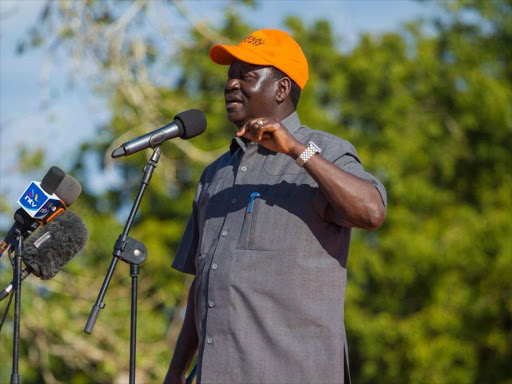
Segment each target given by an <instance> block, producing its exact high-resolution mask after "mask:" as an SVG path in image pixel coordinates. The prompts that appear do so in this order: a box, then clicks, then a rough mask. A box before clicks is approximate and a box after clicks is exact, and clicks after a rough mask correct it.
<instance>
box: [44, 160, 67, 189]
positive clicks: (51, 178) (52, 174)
mask: <svg viewBox="0 0 512 384" xmlns="http://www.w3.org/2000/svg"><path fill="white" fill-rule="evenodd" d="M65 175H66V174H65V173H64V171H63V170H62V169H60V168H59V167H56V166H53V167H51V168H50V169H49V170H48V172H46V175H44V177H43V180H41V188H43V189H44V190H45V192H46V193H48V194H49V195H52V194H54V193H55V190H56V189H57V187H58V186H59V184H60V183H61V182H62V179H64V176H65Z"/></svg>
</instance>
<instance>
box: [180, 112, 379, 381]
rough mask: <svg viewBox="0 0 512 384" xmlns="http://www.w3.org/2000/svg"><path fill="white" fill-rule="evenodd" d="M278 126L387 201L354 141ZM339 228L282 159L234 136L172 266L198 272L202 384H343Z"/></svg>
mask: <svg viewBox="0 0 512 384" xmlns="http://www.w3.org/2000/svg"><path fill="white" fill-rule="evenodd" d="M282 123H283V124H284V125H285V126H286V127H287V129H288V130H289V131H290V133H291V134H292V135H293V136H294V137H295V138H296V139H297V140H299V141H300V142H302V143H303V144H307V142H309V141H313V142H314V143H315V144H317V145H318V146H319V147H320V148H321V149H322V153H321V156H323V157H324V158H326V159H328V160H329V161H331V162H333V163H334V164H336V165H337V166H339V167H340V168H342V169H344V170H345V171H347V172H350V173H352V174H354V175H356V176H359V177H361V178H363V179H366V180H368V181H370V182H371V183H373V185H375V187H376V188H377V190H378V191H379V192H380V194H381V196H382V199H383V202H384V204H385V202H386V191H385V189H384V187H383V186H382V184H381V183H380V182H379V181H378V180H377V179H375V178H374V177H373V176H372V175H370V174H369V173H367V172H365V171H364V169H363V167H362V166H361V162H360V160H359V158H358V156H357V153H356V151H355V149H354V147H353V146H352V145H351V144H350V143H349V142H347V141H345V140H342V139H340V138H338V137H336V136H333V135H331V134H329V133H326V132H322V131H315V130H311V129H310V128H308V127H306V126H303V125H302V124H301V123H300V121H299V118H298V115H297V113H293V114H291V115H290V116H288V117H287V118H286V119H284V120H283V121H282ZM251 195H252V197H251ZM251 200H252V202H251ZM343 224H344V219H343V217H342V216H341V215H340V214H339V213H338V212H336V211H334V209H333V208H332V207H331V205H330V204H329V203H328V201H327V200H326V198H325V197H324V195H323V194H322V193H321V192H320V190H319V188H318V185H317V184H316V182H315V181H314V180H313V178H312V177H311V176H310V175H309V174H308V173H307V171H306V170H305V169H304V168H300V167H299V166H298V165H297V164H296V163H295V161H294V160H293V159H292V158H290V157H289V156H287V155H284V154H281V153H275V152H272V151H269V150H267V149H265V148H264V147H262V146H259V145H258V144H256V143H252V142H250V143H246V142H245V141H244V140H242V139H240V138H238V137H235V138H234V139H233V141H232V143H231V147H230V151H229V152H227V153H225V154H224V155H222V156H221V157H220V158H218V159H217V160H216V161H215V162H213V163H212V164H210V165H209V166H208V167H207V168H206V169H205V171H204V172H203V174H202V176H201V179H200V181H199V185H198V188H197V192H196V195H195V197H194V202H193V209H192V214H191V216H190V219H189V222H188V224H187V228H186V230H185V233H184V235H183V238H182V241H181V243H180V246H179V248H178V251H177V253H176V257H175V259H174V262H173V265H172V266H173V267H174V268H176V269H177V270H179V271H182V272H186V273H191V274H195V275H196V283H195V292H194V298H195V320H196V327H197V331H198V336H199V355H198V372H199V377H198V378H199V380H200V382H201V383H202V384H210V383H212V384H213V383H219V384H220V383H222V384H225V383H244V384H251V383H255V384H256V383H258V384H260V383H261V384H285V383H286V384H298V383H344V382H348V380H344V378H345V377H348V360H347V359H348V357H347V356H348V355H347V345H346V344H347V343H346V336H345V327H344V323H343V321H344V320H343V318H344V309H343V304H344V296H345V285H346V279H347V272H346V266H347V257H348V249H349V243H350V228H349V227H346V226H344V225H343Z"/></svg>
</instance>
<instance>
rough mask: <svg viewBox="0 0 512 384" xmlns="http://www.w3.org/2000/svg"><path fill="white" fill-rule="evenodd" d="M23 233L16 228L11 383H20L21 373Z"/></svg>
mask: <svg viewBox="0 0 512 384" xmlns="http://www.w3.org/2000/svg"><path fill="white" fill-rule="evenodd" d="M23 239H24V237H23V233H22V232H21V230H19V229H18V228H17V229H16V240H17V242H16V250H15V253H14V270H13V282H14V329H13V340H12V373H11V384H18V383H19V382H20V375H19V373H18V365H19V358H20V319H21V316H20V309H21V256H22V254H23Z"/></svg>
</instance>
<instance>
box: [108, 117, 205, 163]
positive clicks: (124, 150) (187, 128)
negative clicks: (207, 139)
mask: <svg viewBox="0 0 512 384" xmlns="http://www.w3.org/2000/svg"><path fill="white" fill-rule="evenodd" d="M205 130H206V118H205V117H204V113H203V112H201V111H200V110H199V109H189V110H187V111H183V112H181V113H178V114H177V115H176V116H174V121H173V122H172V123H170V124H167V125H165V126H163V127H162V128H159V129H156V130H154V131H152V132H149V133H146V134H145V135H142V136H139V137H137V138H135V139H133V140H130V141H127V142H126V143H124V144H123V145H121V146H120V147H119V148H117V149H116V150H115V151H114V152H112V155H111V156H112V157H113V158H114V159H115V158H116V157H121V156H130V155H132V154H134V153H136V152H139V151H142V150H143V149H146V148H154V147H158V146H159V145H160V144H162V143H163V142H164V141H167V140H170V139H174V138H175V137H181V138H182V139H185V140H187V139H191V138H192V137H195V136H197V135H200V134H201V133H203V132H204V131H205Z"/></svg>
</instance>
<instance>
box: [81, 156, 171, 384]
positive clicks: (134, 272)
mask: <svg viewBox="0 0 512 384" xmlns="http://www.w3.org/2000/svg"><path fill="white" fill-rule="evenodd" d="M160 155H161V152H160V147H156V148H154V151H153V154H152V155H151V159H149V161H148V162H147V163H146V165H145V166H144V169H143V173H144V175H143V176H142V180H141V186H140V189H139V192H138V194H137V197H136V198H135V202H134V203H133V206H132V209H131V211H130V214H129V216H128V219H127V220H126V224H125V226H124V230H123V233H122V234H121V235H119V237H118V239H117V241H116V244H115V245H114V251H113V253H112V256H113V257H112V262H111V263H110V267H109V269H108V271H107V275H106V276H105V280H104V281H103V285H102V286H101V289H100V292H99V294H98V298H97V299H96V302H95V303H94V305H93V307H92V310H91V313H90V315H89V318H88V319H87V324H86V325H85V329H84V332H85V333H92V330H93V328H94V324H95V323H96V320H97V318H98V315H99V313H100V310H101V309H103V308H105V303H103V299H104V297H105V294H106V292H107V288H108V285H109V283H110V280H111V279H112V276H113V274H114V269H115V268H116V266H117V262H118V261H119V259H121V260H123V261H124V262H126V263H128V264H130V275H131V277H132V297H131V320H130V322H131V324H130V384H135V355H136V338H137V278H138V276H139V265H140V264H142V263H143V262H144V261H145V260H146V258H147V249H146V246H145V245H144V244H142V243H141V242H140V241H137V240H135V239H132V238H131V237H129V236H128V233H129V232H130V229H131V227H132V224H133V220H134V219H135V215H136V214H137V210H138V209H139V206H140V202H141V201H142V197H143V195H144V192H145V191H146V187H147V186H148V185H149V182H150V181H151V176H152V175H153V171H154V170H155V168H156V166H157V164H158V161H159V160H160Z"/></svg>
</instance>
